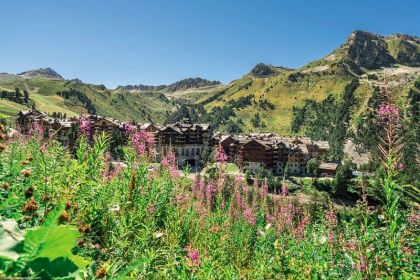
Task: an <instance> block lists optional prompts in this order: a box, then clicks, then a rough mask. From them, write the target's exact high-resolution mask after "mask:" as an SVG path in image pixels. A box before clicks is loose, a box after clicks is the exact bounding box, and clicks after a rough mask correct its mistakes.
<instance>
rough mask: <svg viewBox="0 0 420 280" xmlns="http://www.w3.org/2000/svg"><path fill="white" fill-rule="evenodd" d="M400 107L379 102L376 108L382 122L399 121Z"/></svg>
mask: <svg viewBox="0 0 420 280" xmlns="http://www.w3.org/2000/svg"><path fill="white" fill-rule="evenodd" d="M400 115H401V114H400V109H399V108H397V107H394V106H393V105H391V104H381V105H380V106H379V110H378V116H379V118H380V120H381V121H383V122H395V121H396V122H399V120H400Z"/></svg>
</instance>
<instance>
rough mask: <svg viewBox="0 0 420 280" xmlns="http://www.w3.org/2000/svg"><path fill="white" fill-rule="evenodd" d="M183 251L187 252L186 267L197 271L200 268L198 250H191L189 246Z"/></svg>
mask: <svg viewBox="0 0 420 280" xmlns="http://www.w3.org/2000/svg"><path fill="white" fill-rule="evenodd" d="M184 250H185V251H187V256H185V261H186V262H187V265H188V266H189V267H190V269H191V270H193V269H197V268H198V267H200V266H201V260H200V252H199V251H198V249H195V248H191V246H189V245H188V246H185V248H184Z"/></svg>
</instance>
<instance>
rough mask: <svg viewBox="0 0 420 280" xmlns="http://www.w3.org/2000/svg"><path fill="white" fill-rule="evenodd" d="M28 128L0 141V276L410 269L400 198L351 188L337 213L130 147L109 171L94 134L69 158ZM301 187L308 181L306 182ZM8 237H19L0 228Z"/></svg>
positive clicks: (410, 274) (255, 275) (103, 143)
mask: <svg viewBox="0 0 420 280" xmlns="http://www.w3.org/2000/svg"><path fill="white" fill-rule="evenodd" d="M36 136H37V135H34V136H33V137H22V138H21V139H16V140H9V141H7V142H6V144H4V143H1V144H2V151H1V152H0V167H1V168H0V184H1V186H2V188H1V189H0V215H1V217H2V220H1V221H0V224H1V225H2V227H0V243H1V244H13V245H16V246H14V247H10V248H9V247H7V248H4V247H3V248H1V249H0V264H1V265H0V276H1V277H11V276H13V277H32V278H41V279H53V278H55V277H66V276H70V275H71V274H73V276H75V275H83V277H84V278H88V279H98V278H105V277H106V278H108V279H260V278H261V279H276V278H280V279H373V278H378V277H379V278H384V279H388V278H389V279H391V278H394V279H415V278H416V277H417V275H418V258H416V257H415V256H417V255H418V252H419V251H418V250H419V246H418V242H417V236H418V234H419V231H418V226H417V225H416V224H412V223H410V222H408V220H407V219H412V217H415V214H416V212H415V209H414V208H411V207H410V208H408V209H403V208H400V207H399V204H398V199H399V198H396V199H397V200H395V201H397V202H393V200H392V198H390V199H387V203H388V202H391V203H390V205H392V206H391V207H389V206H387V205H388V204H384V205H378V206H377V209H375V210H372V209H370V208H368V207H367V201H366V198H363V197H362V198H361V200H360V202H359V204H358V205H357V206H356V207H355V208H353V209H351V210H349V211H347V212H346V213H342V214H338V213H337V212H336V211H335V210H334V209H333V208H332V207H331V206H330V205H331V204H324V203H321V201H322V200H320V199H319V198H318V199H317V201H318V202H317V203H316V204H311V203H306V204H300V203H299V201H297V200H296V198H294V197H292V196H283V195H282V196H271V195H267V194H266V193H265V189H264V187H262V186H258V188H257V187H255V186H248V185H246V183H245V182H243V181H240V180H238V179H234V178H232V177H230V176H229V175H228V174H225V173H222V171H221V170H218V171H217V174H216V176H215V178H209V179H206V181H204V179H203V178H202V179H198V180H196V181H194V180H190V179H188V176H185V177H184V176H179V174H178V172H174V171H176V170H175V169H174V164H175V162H174V161H173V160H172V158H171V157H168V158H167V160H166V161H165V163H162V165H161V166H158V165H156V167H159V168H158V169H157V170H150V168H149V167H150V163H149V160H148V155H147V154H137V153H136V150H135V149H134V147H132V146H131V145H129V146H128V147H125V149H124V153H125V164H126V167H124V168H118V167H117V166H115V165H113V163H112V161H111V160H110V159H109V157H108V156H107V155H106V151H107V149H108V145H109V139H108V138H107V137H106V136H105V135H101V136H99V137H98V138H97V139H96V141H94V142H93V143H92V146H90V145H88V144H87V142H86V141H85V140H84V138H80V139H79V141H78V146H77V147H76V156H75V157H72V156H71V155H70V154H69V153H68V152H67V151H66V150H65V149H64V148H63V147H61V146H60V145H59V144H58V143H55V142H54V141H48V142H44V141H43V140H41V139H38V138H37V137H36ZM394 165H395V164H394V163H393V162H391V163H390V164H389V165H388V166H394ZM236 168H237V167H235V166H233V165H229V166H228V170H230V171H234V170H236ZM378 176H381V175H378ZM46 178H47V179H46ZM389 178H398V174H397V173H395V174H391V176H388V175H387V176H386V177H383V178H382V177H378V179H379V182H384V183H383V184H384V185H381V189H380V190H382V191H383V192H384V191H385V190H386V188H389V186H393V189H392V193H393V195H394V196H396V195H399V191H398V185H397V184H398V181H391V182H390V181H389V180H390V179H389ZM386 180H388V181H386ZM396 180H397V179H396ZM305 184H307V188H313V187H312V186H311V180H308V181H306V183H305ZM314 199H315V198H312V197H309V198H308V201H314ZM394 199H395V198H394ZM410 211H413V212H410ZM378 215H382V216H383V218H378ZM410 215H411V216H410ZM6 219H7V220H6ZM11 225H13V227H12V226H11ZM6 227H7V229H8V231H7V232H6V231H4V230H3V228H6ZM12 234H13V235H12ZM16 234H19V235H17V236H22V239H23V240H22V239H18V240H16V239H12V238H11V237H10V236H15V235H16ZM76 240H77V241H76ZM5 242H9V243H5ZM22 243H23V244H22ZM4 249H8V250H7V251H5V250H4ZM5 256H9V257H8V258H5ZM10 256H12V258H10ZM61 258H64V259H65V260H66V261H60V259H61Z"/></svg>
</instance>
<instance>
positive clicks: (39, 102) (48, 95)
mask: <svg viewBox="0 0 420 280" xmlns="http://www.w3.org/2000/svg"><path fill="white" fill-rule="evenodd" d="M15 88H19V89H20V90H21V91H22V92H23V90H27V91H28V92H29V98H30V99H32V100H33V101H34V102H35V105H36V108H37V109H38V110H41V111H45V112H46V113H52V112H61V113H65V114H66V115H67V116H68V117H70V116H75V115H79V114H81V113H86V109H85V108H84V106H83V104H82V103H81V102H80V101H78V100H77V99H76V98H71V99H64V98H62V97H60V96H58V95H57V92H59V91H63V90H70V89H73V90H78V91H80V92H83V93H84V94H85V95H86V96H87V97H88V98H89V99H90V100H91V101H92V103H93V105H94V106H95V108H96V110H97V114H100V115H103V116H106V117H113V118H117V119H120V120H134V121H139V122H155V123H163V121H164V120H165V119H166V116H167V115H168V113H169V112H170V111H171V110H174V109H175V106H174V104H171V102H170V101H168V100H167V99H166V98H161V96H160V94H159V93H128V92H121V91H118V92H113V91H110V90H107V89H104V88H102V87H101V86H97V85H91V84H85V83H81V82H77V81H65V80H61V79H53V78H48V77H32V78H23V77H19V76H14V75H8V76H0V89H4V90H9V91H10V90H14V89H15ZM2 103H3V102H2ZM23 109H25V108H22V106H19V105H15V104H12V103H11V102H5V103H4V104H0V110H2V111H3V112H4V114H5V115H8V116H11V117H15V116H16V114H17V112H18V111H19V110H23Z"/></svg>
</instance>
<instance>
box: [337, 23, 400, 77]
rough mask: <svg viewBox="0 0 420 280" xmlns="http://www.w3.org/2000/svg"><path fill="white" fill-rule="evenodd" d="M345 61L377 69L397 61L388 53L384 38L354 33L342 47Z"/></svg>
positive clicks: (360, 32) (364, 33)
mask: <svg viewBox="0 0 420 280" xmlns="http://www.w3.org/2000/svg"><path fill="white" fill-rule="evenodd" d="M342 49H343V50H344V60H349V62H352V63H354V64H356V65H358V66H360V67H365V68H367V69H376V68H379V67H384V66H390V65H391V64H393V63H395V62H396V61H395V59H394V58H393V57H392V56H391V55H390V54H389V53H388V49H387V43H386V41H385V40H384V38H383V37H381V36H379V35H376V34H373V33H369V32H365V31H355V32H353V33H352V34H351V35H350V36H349V38H348V39H347V41H346V42H345V43H344V45H343V46H342Z"/></svg>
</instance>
